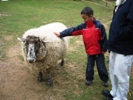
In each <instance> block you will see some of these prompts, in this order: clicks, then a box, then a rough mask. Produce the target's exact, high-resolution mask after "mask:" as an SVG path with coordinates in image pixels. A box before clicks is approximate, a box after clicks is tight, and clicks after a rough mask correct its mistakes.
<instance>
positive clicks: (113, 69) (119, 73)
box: [109, 52, 133, 100]
mask: <svg viewBox="0 0 133 100" xmlns="http://www.w3.org/2000/svg"><path fill="white" fill-rule="evenodd" d="M132 61H133V55H123V54H118V53H115V52H110V57H109V72H110V79H111V83H112V90H111V92H110V93H111V95H112V96H113V97H114V98H113V100H127V93H128V91H129V78H130V71H131V66H132Z"/></svg>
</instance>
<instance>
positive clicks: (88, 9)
mask: <svg viewBox="0 0 133 100" xmlns="http://www.w3.org/2000/svg"><path fill="white" fill-rule="evenodd" d="M81 14H86V15H87V16H90V15H93V10H92V8H90V7H88V6H87V7H85V8H84V9H83V10H82V11H81Z"/></svg>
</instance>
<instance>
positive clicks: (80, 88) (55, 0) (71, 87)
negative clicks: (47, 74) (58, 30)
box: [0, 0, 133, 100]
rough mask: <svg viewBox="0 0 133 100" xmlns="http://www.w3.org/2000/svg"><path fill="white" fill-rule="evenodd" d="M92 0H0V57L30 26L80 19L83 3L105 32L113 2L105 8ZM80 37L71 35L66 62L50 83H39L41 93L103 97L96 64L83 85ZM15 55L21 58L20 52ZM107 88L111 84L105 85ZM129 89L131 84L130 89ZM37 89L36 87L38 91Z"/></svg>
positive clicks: (88, 99) (62, 99) (67, 98)
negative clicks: (90, 82)
mask: <svg viewBox="0 0 133 100" xmlns="http://www.w3.org/2000/svg"><path fill="white" fill-rule="evenodd" d="M92 1H94V0H91V2H89V0H88V1H86V2H81V1H80V0H77V1H73V0H38V1H36V0H27V1H26V0H9V1H8V2H0V59H6V51H8V48H9V47H11V46H13V45H15V44H17V40H16V37H21V36H22V34H23V33H24V32H25V31H26V30H28V29H30V28H34V27H39V26H41V25H44V24H47V23H51V22H62V23H64V24H65V25H66V26H67V27H71V26H75V25H78V24H80V23H82V19H81V16H80V11H81V10H82V9H83V8H84V7H85V6H90V7H92V8H93V10H94V17H96V18H97V19H99V20H100V21H101V22H102V23H103V24H105V27H106V30H107V33H108V29H109V25H110V21H111V18H112V9H113V6H111V7H109V8H108V7H105V6H104V5H105V3H104V2H102V1H101V0H95V2H96V3H92ZM97 4H101V5H103V6H100V5H97ZM9 38H11V39H9ZM77 41H80V43H79V42H77ZM81 41H82V39H81V37H73V38H71V41H70V46H69V48H70V50H69V52H68V54H67V55H66V65H65V66H64V67H62V68H60V70H61V71H58V70H57V72H56V74H57V75H56V76H55V80H54V85H53V86H52V87H47V86H44V85H42V87H43V88H42V90H40V91H42V92H43V93H44V94H41V95H46V96H51V97H53V98H55V100H104V97H103V96H102V95H101V91H102V90H103V89H105V88H104V87H103V86H102V85H101V80H100V78H99V76H98V73H97V70H96V68H95V76H94V77H95V79H94V81H93V84H92V85H91V86H89V87H86V86H85V85H84V81H85V69H86V53H85V50H84V46H83V43H81ZM18 58H19V59H21V60H23V58H22V57H21V56H18ZM106 65H107V66H108V55H107V56H106ZM109 83H110V81H109ZM131 83H133V78H131ZM109 85H110V84H109ZM110 88H111V85H110V87H109V88H107V89H110ZM132 89H133V87H132V86H131V87H130V90H132ZM42 92H41V93H42ZM39 93H40V92H39V91H37V94H39ZM45 93H47V94H45ZM130 93H131V92H130ZM24 98H26V97H24Z"/></svg>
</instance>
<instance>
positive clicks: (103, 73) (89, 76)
mask: <svg viewBox="0 0 133 100" xmlns="http://www.w3.org/2000/svg"><path fill="white" fill-rule="evenodd" d="M87 60H88V62H87V68H86V80H89V81H92V80H93V79H94V65H95V61H96V65H97V70H98V74H99V77H100V79H101V80H102V81H103V82H107V81H108V78H109V77H108V72H107V68H106V66H105V61H104V54H98V55H88V56H87Z"/></svg>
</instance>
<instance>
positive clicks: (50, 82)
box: [48, 76, 53, 86]
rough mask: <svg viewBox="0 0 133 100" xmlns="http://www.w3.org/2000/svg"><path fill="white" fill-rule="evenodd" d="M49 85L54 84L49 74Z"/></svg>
mask: <svg viewBox="0 0 133 100" xmlns="http://www.w3.org/2000/svg"><path fill="white" fill-rule="evenodd" d="M48 85H49V86H52V85H53V81H52V79H51V76H48Z"/></svg>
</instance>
